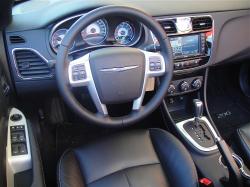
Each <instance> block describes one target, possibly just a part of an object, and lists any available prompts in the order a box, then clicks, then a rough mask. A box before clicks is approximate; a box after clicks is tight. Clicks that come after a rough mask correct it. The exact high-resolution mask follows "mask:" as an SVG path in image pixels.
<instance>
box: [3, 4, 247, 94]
mask: <svg viewBox="0 0 250 187" xmlns="http://www.w3.org/2000/svg"><path fill="white" fill-rule="evenodd" d="M242 1H243V0H242ZM67 2H68V1H66V0H65V1H64V0H62V1H60V4H58V3H56V2H53V3H51V4H45V3H44V4H43V3H42V2H41V3H42V5H41V4H39V6H37V5H36V4H35V3H36V2H35V1H34V2H32V1H29V2H27V3H24V4H23V5H22V4H20V5H18V6H17V7H15V8H14V10H13V20H12V22H11V24H10V25H9V26H8V27H7V28H6V30H5V33H4V37H5V38H4V40H5V44H6V52H7V57H8V59H9V60H8V67H9V69H10V72H11V77H12V80H13V82H14V84H15V88H16V91H17V93H18V94H25V93H33V92H44V91H45V92H47V91H50V90H55V88H56V87H55V84H56V83H55V68H54V66H55V63H56V55H57V50H58V48H59V46H60V43H61V41H62V39H63V37H64V35H65V33H66V32H67V30H68V29H69V28H70V27H71V25H73V24H74V23H75V22H76V21H77V19H78V18H79V17H80V16H82V15H84V14H86V13H87V12H88V11H89V10H91V9H93V8H95V7H98V6H102V5H100V4H98V3H97V2H95V1H91V2H90V3H89V4H83V3H82V1H81V0H79V1H76V2H74V3H69V4H68V3H67ZM104 2H105V1H104ZM121 2H122V3H119V4H121V5H126V6H132V7H135V8H139V9H142V10H143V11H146V12H147V13H148V14H150V15H152V16H154V18H155V19H156V20H157V21H158V22H159V24H161V26H162V28H163V29H164V30H165V31H166V33H167V35H168V36H169V38H170V43H171V46H172V50H173V56H174V62H175V64H174V67H175V72H174V73H175V74H177V75H179V74H188V73H192V72H195V71H198V70H202V69H204V68H206V67H208V66H213V65H216V64H219V63H221V62H224V61H225V60H228V59H230V58H232V57H234V56H237V55H242V54H243V55H245V54H249V53H248V51H249V49H250V41H249V39H248V38H249V35H250V30H249V27H248V24H246V23H249V20H250V15H249V9H248V8H250V7H247V6H245V5H244V3H243V4H238V3H234V4H232V3H233V2H230V3H226V5H225V4H223V6H222V4H219V5H218V6H213V5H211V6H210V5H206V6H205V4H204V2H203V3H201V2H200V1H199V2H198V1H197V3H196V5H195V6H191V5H190V4H189V3H186V4H185V6H184V4H183V5H181V6H180V4H179V3H176V4H175V3H173V4H172V6H168V5H169V1H165V0H164V1H159V3H158V4H155V3H154V2H153V1H152V2H151V1H147V2H143V1H140V2H139V1H138V2H137V1H133V3H130V4H129V5H127V4H126V2H125V1H121ZM34 4H35V5H34ZM94 4H95V5H94ZM107 4H110V3H107ZM111 4H116V3H115V2H112V3H111ZM177 4H178V6H177ZM91 5H93V6H92V7H91ZM103 5H106V4H103ZM198 5H200V7H197V6H198ZM243 5H244V6H243ZM32 6H33V7H34V8H33V9H31V8H28V7H32ZM233 7H234V8H233ZM244 7H245V8H244ZM232 8H233V9H235V10H232ZM30 17H32V18H33V19H30ZM238 28H241V29H238ZM110 46H130V47H137V48H140V49H143V50H145V49H147V50H150V51H151V50H152V51H157V50H159V46H158V41H157V39H156V38H155V37H154V34H153V33H152V32H151V31H150V30H148V29H147V28H146V27H145V26H144V25H142V24H141V23H139V22H137V21H136V20H133V19H128V18H125V17H123V16H122V15H116V16H112V17H104V18H102V19H100V20H97V21H96V22H94V23H92V24H90V25H89V26H88V27H87V28H82V30H81V32H80V33H79V34H78V36H77V37H76V38H75V40H74V42H73V43H72V47H71V49H70V51H69V55H70V57H71V58H77V57H79V56H81V55H83V54H84V53H87V52H90V51H92V50H95V49H98V48H102V47H110ZM228 46H232V47H228ZM4 53H5V51H4ZM178 84H179V83H178Z"/></svg>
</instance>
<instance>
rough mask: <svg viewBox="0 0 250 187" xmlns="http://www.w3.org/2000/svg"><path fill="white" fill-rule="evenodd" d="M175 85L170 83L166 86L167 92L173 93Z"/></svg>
mask: <svg viewBox="0 0 250 187" xmlns="http://www.w3.org/2000/svg"><path fill="white" fill-rule="evenodd" d="M175 89H176V88H175V85H173V84H170V85H169V87H168V94H173V93H174V92H175Z"/></svg>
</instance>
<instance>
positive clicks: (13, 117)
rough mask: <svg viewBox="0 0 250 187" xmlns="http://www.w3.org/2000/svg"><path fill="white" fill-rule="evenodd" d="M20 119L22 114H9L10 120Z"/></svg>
mask: <svg viewBox="0 0 250 187" xmlns="http://www.w3.org/2000/svg"><path fill="white" fill-rule="evenodd" d="M21 119H22V115H20V114H13V115H11V116H10V120H11V121H14V122H16V121H20V120H21Z"/></svg>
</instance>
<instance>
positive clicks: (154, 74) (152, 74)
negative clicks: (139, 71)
mask: <svg viewBox="0 0 250 187" xmlns="http://www.w3.org/2000/svg"><path fill="white" fill-rule="evenodd" d="M140 51H141V52H142V53H144V56H145V74H144V80H143V87H142V92H141V95H140V96H139V97H138V98H137V99H135V100H134V101H133V107H132V109H133V110H139V109H140V108H141V106H142V102H143V99H144V95H145V92H146V88H147V83H148V79H149V78H151V77H159V76H162V75H163V74H164V73H166V62H165V60H164V58H163V56H162V55H161V54H160V53H153V52H148V51H143V50H140ZM155 56H157V57H160V59H161V61H160V62H161V68H162V69H161V70H160V71H150V63H149V58H150V57H155Z"/></svg>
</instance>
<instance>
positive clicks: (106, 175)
mask: <svg viewBox="0 0 250 187" xmlns="http://www.w3.org/2000/svg"><path fill="white" fill-rule="evenodd" d="M157 164H160V162H155V163H149V164H141V165H136V166H131V167H127V168H123V169H121V170H118V171H115V172H112V173H109V174H108V175H105V176H103V177H100V178H98V179H95V180H94V181H91V182H89V183H87V185H89V184H92V183H94V182H97V181H99V180H102V179H103V178H105V177H108V176H111V175H113V174H115V173H118V172H121V171H124V170H127V169H132V168H136V167H143V166H150V165H157Z"/></svg>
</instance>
